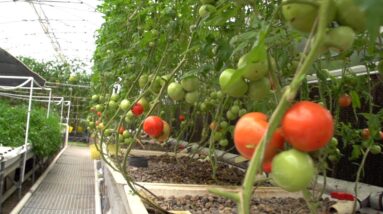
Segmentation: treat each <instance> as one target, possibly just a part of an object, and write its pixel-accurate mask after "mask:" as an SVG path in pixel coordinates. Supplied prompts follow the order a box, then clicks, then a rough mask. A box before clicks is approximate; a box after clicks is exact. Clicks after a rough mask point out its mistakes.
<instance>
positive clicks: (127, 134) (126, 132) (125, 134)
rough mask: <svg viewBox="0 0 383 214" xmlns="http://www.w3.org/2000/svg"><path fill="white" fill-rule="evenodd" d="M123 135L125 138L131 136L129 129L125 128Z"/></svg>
mask: <svg viewBox="0 0 383 214" xmlns="http://www.w3.org/2000/svg"><path fill="white" fill-rule="evenodd" d="M122 137H124V138H127V137H130V133H129V131H128V130H124V132H122Z"/></svg>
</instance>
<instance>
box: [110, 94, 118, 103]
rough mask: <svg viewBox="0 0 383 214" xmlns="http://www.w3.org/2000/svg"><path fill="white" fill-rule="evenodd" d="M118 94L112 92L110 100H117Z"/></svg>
mask: <svg viewBox="0 0 383 214" xmlns="http://www.w3.org/2000/svg"><path fill="white" fill-rule="evenodd" d="M118 97H119V96H118V94H113V95H112V96H110V100H112V101H115V102H116V101H117V100H118Z"/></svg>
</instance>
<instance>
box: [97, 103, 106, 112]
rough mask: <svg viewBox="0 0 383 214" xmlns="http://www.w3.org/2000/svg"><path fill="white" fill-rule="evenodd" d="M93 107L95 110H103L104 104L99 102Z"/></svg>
mask: <svg viewBox="0 0 383 214" xmlns="http://www.w3.org/2000/svg"><path fill="white" fill-rule="evenodd" d="M95 108H96V110H97V111H103V110H104V106H103V105H101V104H97V105H96V106H95Z"/></svg>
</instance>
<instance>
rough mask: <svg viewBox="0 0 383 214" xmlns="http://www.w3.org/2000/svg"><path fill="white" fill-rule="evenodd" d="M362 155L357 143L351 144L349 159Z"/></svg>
mask: <svg viewBox="0 0 383 214" xmlns="http://www.w3.org/2000/svg"><path fill="white" fill-rule="evenodd" d="M361 155H362V151H361V148H360V146H359V145H352V152H351V157H350V160H356V159H358V158H359V157H360V156H361Z"/></svg>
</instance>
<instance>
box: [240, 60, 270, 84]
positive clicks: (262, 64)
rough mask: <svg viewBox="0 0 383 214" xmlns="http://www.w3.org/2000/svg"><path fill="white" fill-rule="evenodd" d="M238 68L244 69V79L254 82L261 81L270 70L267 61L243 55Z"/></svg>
mask: <svg viewBox="0 0 383 214" xmlns="http://www.w3.org/2000/svg"><path fill="white" fill-rule="evenodd" d="M237 67H238V69H244V70H245V71H244V73H243V77H244V78H246V79H248V80H252V81H256V80H259V79H261V78H262V77H264V76H265V75H266V73H267V72H268V70H269V65H268V62H267V59H264V60H261V61H259V60H257V59H251V58H250V55H248V54H245V55H243V56H242V57H241V58H240V59H239V60H238V65H237Z"/></svg>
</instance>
